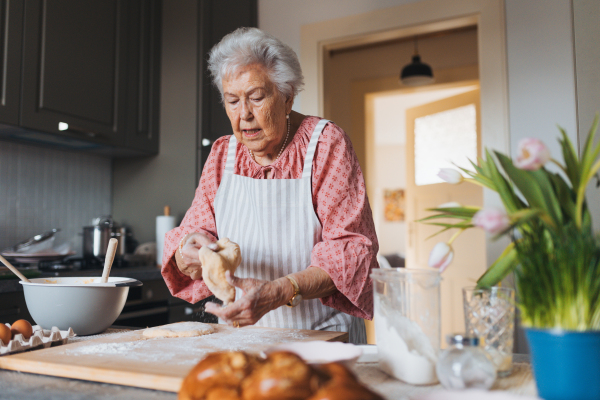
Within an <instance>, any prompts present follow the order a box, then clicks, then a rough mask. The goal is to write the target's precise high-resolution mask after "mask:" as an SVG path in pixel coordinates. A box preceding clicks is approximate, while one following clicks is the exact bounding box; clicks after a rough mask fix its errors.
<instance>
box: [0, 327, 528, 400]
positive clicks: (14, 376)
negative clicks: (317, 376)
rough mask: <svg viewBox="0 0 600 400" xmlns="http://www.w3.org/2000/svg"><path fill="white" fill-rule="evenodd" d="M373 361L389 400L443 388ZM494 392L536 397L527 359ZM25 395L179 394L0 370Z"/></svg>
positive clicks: (376, 380)
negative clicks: (402, 377)
mask: <svg viewBox="0 0 600 400" xmlns="http://www.w3.org/2000/svg"><path fill="white" fill-rule="evenodd" d="M116 332H119V331H115V333H116ZM91 338H94V337H93V336H92V337H88V338H76V339H75V341H81V340H87V339H91ZM371 360H372V358H371ZM371 360H368V359H366V360H365V361H369V362H358V363H357V364H356V365H355V366H354V368H353V369H354V372H355V373H356V374H357V376H358V378H359V379H360V381H361V382H363V383H365V384H366V385H368V386H369V387H370V388H371V389H373V390H375V391H377V392H378V393H380V394H382V395H383V396H384V397H385V398H386V399H390V400H391V399H395V400H408V399H409V398H412V397H413V396H417V395H421V394H425V393H428V392H432V391H435V390H440V389H441V386H440V385H430V386H413V385H408V384H405V383H403V382H400V381H398V380H396V379H394V378H392V377H390V376H388V375H387V374H385V373H384V372H382V371H380V370H379V368H378V367H377V363H376V362H370V361H371ZM493 390H505V391H508V392H510V393H512V394H519V395H527V396H534V397H535V394H536V389H535V383H534V381H533V377H532V374H531V368H530V365H529V359H528V356H525V355H515V357H514V365H513V373H512V374H511V375H510V376H509V377H507V378H502V379H498V380H497V381H496V383H495V385H494V387H493ZM25 393H26V394H27V399H31V400H45V399H57V398H60V399H64V400H78V399H110V400H120V399H123V400H126V399H132V400H137V399H140V400H141V399H149V400H155V399H156V400H159V399H160V400H162V399H165V400H167V399H169V400H171V399H172V400H175V399H177V394H176V393H170V392H162V391H157V390H148V389H139V388H134V387H128V386H120V385H112V384H105V383H95V382H87V381H80V380H75V379H66V378H56V377H50V376H43V375H36V374H28V373H21V372H14V371H7V370H0V399H18V398H22V397H23V394H25Z"/></svg>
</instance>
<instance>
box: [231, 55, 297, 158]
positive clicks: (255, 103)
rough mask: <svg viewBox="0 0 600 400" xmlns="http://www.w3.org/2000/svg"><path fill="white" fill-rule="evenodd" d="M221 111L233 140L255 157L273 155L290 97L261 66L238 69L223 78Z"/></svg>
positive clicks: (281, 137) (282, 135)
mask: <svg viewBox="0 0 600 400" xmlns="http://www.w3.org/2000/svg"><path fill="white" fill-rule="evenodd" d="M223 99H224V102H225V111H226V112H227V116H228V117H229V120H230V121H231V127H232V128H233V133H234V135H235V137H236V139H237V140H238V141H239V142H241V143H243V144H244V145H246V147H248V149H250V150H252V152H253V153H254V156H255V157H265V156H267V157H272V158H274V157H276V155H277V154H276V152H278V151H279V150H280V147H281V145H282V144H283V143H282V142H283V140H284V138H285V135H286V133H287V122H286V118H285V116H286V114H289V113H290V112H291V110H292V103H293V99H291V98H290V99H285V98H284V97H283V96H282V95H281V94H280V93H279V91H278V90H277V87H276V86H275V84H274V83H273V82H271V80H270V79H269V76H268V74H267V71H266V69H265V68H264V67H263V66H262V65H258V64H251V65H247V66H245V67H241V68H239V69H238V70H237V71H235V72H234V73H233V74H231V75H230V76H228V77H226V78H224V79H223Z"/></svg>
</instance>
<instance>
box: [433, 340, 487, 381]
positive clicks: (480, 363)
mask: <svg viewBox="0 0 600 400" xmlns="http://www.w3.org/2000/svg"><path fill="white" fill-rule="evenodd" d="M446 341H447V342H448V344H449V345H450V347H448V348H447V349H444V350H443V351H442V353H441V354H440V357H439V359H438V362H437V365H436V372H437V376H438V379H439V381H440V383H441V384H442V386H444V387H445V388H446V389H470V388H476V389H489V388H491V387H492V385H493V384H494V381H495V380H496V366H495V365H494V363H493V361H492V360H491V359H490V358H489V356H488V355H487V353H486V352H485V350H483V349H482V348H481V347H479V338H478V337H472V336H466V335H462V334H452V335H448V336H447V337H446Z"/></svg>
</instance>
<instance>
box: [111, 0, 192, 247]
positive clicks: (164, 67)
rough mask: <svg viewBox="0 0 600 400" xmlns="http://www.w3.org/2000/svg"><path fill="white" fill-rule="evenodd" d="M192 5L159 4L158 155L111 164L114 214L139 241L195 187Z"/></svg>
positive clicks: (185, 202) (179, 209) (178, 0)
mask: <svg viewBox="0 0 600 400" xmlns="http://www.w3.org/2000/svg"><path fill="white" fill-rule="evenodd" d="M197 3H198V2H197V1H194V0H169V1H168V2H165V5H164V7H163V32H162V64H161V93H160V153H159V155H157V156H154V157H151V158H143V159H130V160H115V162H114V175H113V193H114V195H113V203H112V206H113V216H114V218H115V219H116V220H117V221H118V222H121V223H126V224H128V225H129V226H131V228H132V229H133V233H134V235H135V238H136V239H137V240H138V241H139V242H140V243H144V242H154V241H155V240H156V238H155V222H156V216H157V215H161V214H162V212H163V207H164V206H165V205H169V206H170V207H171V210H172V212H171V214H172V215H175V216H176V217H177V222H179V219H181V218H183V215H184V213H185V211H186V210H187V209H188V208H189V207H190V205H191V203H192V199H193V197H194V190H195V188H196V186H197V185H198V182H197V181H196V168H197V167H196V148H197V140H196V132H197V129H196V113H197V109H198V108H197V107H198V105H197V88H198V82H197V67H196V66H197V53H198V47H197V36H198V34H197V17H198V14H197V12H198V10H197Z"/></svg>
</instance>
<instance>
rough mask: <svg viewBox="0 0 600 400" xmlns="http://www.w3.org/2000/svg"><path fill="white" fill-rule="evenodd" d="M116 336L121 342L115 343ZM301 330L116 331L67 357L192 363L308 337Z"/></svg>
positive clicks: (258, 350) (223, 327) (73, 351)
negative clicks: (165, 334) (158, 334)
mask: <svg viewBox="0 0 600 400" xmlns="http://www.w3.org/2000/svg"><path fill="white" fill-rule="evenodd" d="M115 338H118V339H120V340H123V341H122V342H114V339H115ZM308 338H309V336H308V335H306V334H305V333H303V332H302V331H301V330H285V331H282V330H277V329H272V330H271V329H268V328H265V329H253V328H248V329H244V328H241V329H235V328H232V327H228V326H222V325H218V326H217V327H216V328H215V332H214V333H212V334H210V335H204V336H197V337H170V338H167V337H157V338H152V339H148V338H144V337H143V336H142V335H141V334H140V332H139V331H137V332H136V333H134V332H128V333H119V334H116V335H111V336H110V337H107V338H106V339H105V338H103V339H104V340H107V341H108V340H111V342H110V343H94V344H91V343H90V344H87V345H85V344H84V343H85V342H83V343H82V344H81V345H80V346H79V347H76V348H73V349H67V350H65V352H66V353H67V354H68V355H69V356H79V355H91V354H93V355H95V356H100V357H102V356H110V357H111V359H113V360H115V361H119V360H123V361H127V362H147V363H155V362H165V364H169V365H189V366H194V365H196V364H197V363H198V361H199V360H200V359H201V358H203V357H204V356H205V355H206V354H208V353H210V352H215V351H246V352H249V353H260V352H261V351H262V350H265V349H266V348H268V347H270V346H273V345H275V344H280V343H284V342H297V341H302V340H306V339H308Z"/></svg>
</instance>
